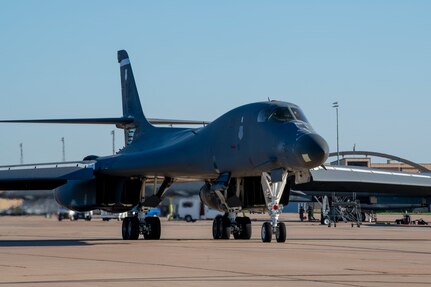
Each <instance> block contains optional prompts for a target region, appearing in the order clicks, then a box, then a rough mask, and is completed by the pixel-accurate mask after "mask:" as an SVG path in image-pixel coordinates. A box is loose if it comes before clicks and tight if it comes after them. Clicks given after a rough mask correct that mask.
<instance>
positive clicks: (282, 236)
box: [275, 222, 287, 243]
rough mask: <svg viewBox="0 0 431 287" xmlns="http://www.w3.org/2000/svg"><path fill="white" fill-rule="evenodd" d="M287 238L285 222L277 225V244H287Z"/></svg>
mask: <svg viewBox="0 0 431 287" xmlns="http://www.w3.org/2000/svg"><path fill="white" fill-rule="evenodd" d="M286 237H287V232H286V224H284V222H279V223H278V224H277V232H276V233H275V239H277V242H279V243H283V242H286Z"/></svg>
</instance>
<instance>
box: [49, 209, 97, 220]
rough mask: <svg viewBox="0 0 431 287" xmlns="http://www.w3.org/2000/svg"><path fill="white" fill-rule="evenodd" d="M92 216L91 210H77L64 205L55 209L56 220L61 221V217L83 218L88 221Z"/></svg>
mask: <svg viewBox="0 0 431 287" xmlns="http://www.w3.org/2000/svg"><path fill="white" fill-rule="evenodd" d="M92 217H93V211H86V212H78V211H73V210H70V209H67V208H64V207H60V208H59V209H58V211H57V218H58V221H62V220H63V219H70V220H72V221H73V220H78V219H85V220H87V221H90V220H91V218H92Z"/></svg>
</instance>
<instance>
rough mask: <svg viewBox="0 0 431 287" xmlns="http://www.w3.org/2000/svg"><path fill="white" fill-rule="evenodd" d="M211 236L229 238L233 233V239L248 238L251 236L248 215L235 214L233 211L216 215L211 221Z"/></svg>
mask: <svg viewBox="0 0 431 287" xmlns="http://www.w3.org/2000/svg"><path fill="white" fill-rule="evenodd" d="M212 231H213V238H214V239H230V235H231V234H233V237H234V238H235V239H243V240H248V239H250V238H251V220H250V218H249V217H245V216H244V217H240V216H236V214H235V213H226V214H225V215H223V216H221V215H218V216H217V217H216V218H215V219H214V221H213V229H212Z"/></svg>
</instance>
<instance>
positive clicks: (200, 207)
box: [176, 195, 224, 222]
mask: <svg viewBox="0 0 431 287" xmlns="http://www.w3.org/2000/svg"><path fill="white" fill-rule="evenodd" d="M176 207H177V208H176V215H177V217H178V218H180V219H184V220H185V221H187V222H194V221H196V220H198V219H214V218H215V217H216V216H217V215H223V214H224V213H223V212H221V211H218V210H215V209H212V208H209V207H208V206H206V205H204V204H203V203H202V202H201V200H200V198H199V196H197V195H196V196H192V197H185V198H180V199H179V200H178V204H177V206H176Z"/></svg>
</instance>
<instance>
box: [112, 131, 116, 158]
mask: <svg viewBox="0 0 431 287" xmlns="http://www.w3.org/2000/svg"><path fill="white" fill-rule="evenodd" d="M111 135H112V154H115V130H112V131H111Z"/></svg>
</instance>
